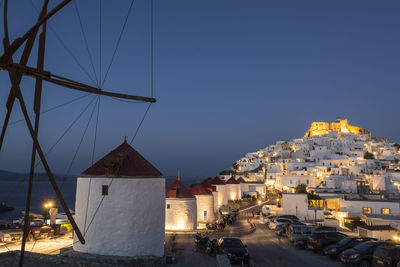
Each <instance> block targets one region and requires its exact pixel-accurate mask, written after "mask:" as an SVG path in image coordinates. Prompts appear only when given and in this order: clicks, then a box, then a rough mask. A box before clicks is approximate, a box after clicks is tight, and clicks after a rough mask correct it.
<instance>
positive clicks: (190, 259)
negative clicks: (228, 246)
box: [168, 216, 342, 267]
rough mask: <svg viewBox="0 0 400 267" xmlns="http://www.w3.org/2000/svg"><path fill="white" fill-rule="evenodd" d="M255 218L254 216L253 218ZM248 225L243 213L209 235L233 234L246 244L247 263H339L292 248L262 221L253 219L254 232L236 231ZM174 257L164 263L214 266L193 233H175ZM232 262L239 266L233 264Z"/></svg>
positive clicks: (329, 266)
mask: <svg viewBox="0 0 400 267" xmlns="http://www.w3.org/2000/svg"><path fill="white" fill-rule="evenodd" d="M254 221H256V220H254ZM248 225H249V222H248V220H247V217H244V216H241V217H240V218H239V220H238V221H237V222H236V223H235V224H234V225H233V226H232V227H229V228H227V229H226V230H224V231H222V232H220V233H218V234H214V235H210V238H219V237H236V238H240V239H241V240H242V241H243V243H244V244H246V245H247V248H248V251H249V254H250V258H251V261H250V263H251V264H250V266H277V267H285V266H287V267H289V266H304V267H306V266H311V267H312V266H315V267H321V266H323V267H333V266H342V264H341V263H340V262H339V261H335V260H333V259H331V258H329V257H326V256H323V255H320V254H316V253H313V252H311V251H309V250H302V249H298V248H296V247H295V246H294V245H293V244H292V243H290V242H289V241H288V239H287V238H284V237H281V238H278V236H277V235H276V234H275V232H274V231H272V230H270V229H268V227H267V226H266V225H265V224H258V223H256V229H255V231H254V232H248V231H246V232H243V233H241V232H240V231H236V230H235V229H240V228H244V227H246V226H248ZM175 238H176V246H177V248H176V250H175V251H176V261H175V263H174V264H172V265H168V266H216V260H215V257H211V256H208V255H206V254H205V253H204V252H201V251H196V246H195V243H194V237H193V235H176V237H175ZM233 266H241V265H240V264H236V265H235V264H233Z"/></svg>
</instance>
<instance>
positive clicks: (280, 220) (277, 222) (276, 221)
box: [268, 218, 292, 230]
mask: <svg viewBox="0 0 400 267" xmlns="http://www.w3.org/2000/svg"><path fill="white" fill-rule="evenodd" d="M290 222H292V220H290V219H285V218H277V219H274V220H273V221H272V222H270V223H269V224H268V227H269V229H271V230H275V228H276V227H277V226H278V225H281V224H285V223H290Z"/></svg>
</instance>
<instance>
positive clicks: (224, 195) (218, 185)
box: [209, 176, 229, 207]
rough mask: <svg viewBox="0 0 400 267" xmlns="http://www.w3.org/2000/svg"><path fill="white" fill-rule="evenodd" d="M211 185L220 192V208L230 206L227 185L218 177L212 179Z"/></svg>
mask: <svg viewBox="0 0 400 267" xmlns="http://www.w3.org/2000/svg"><path fill="white" fill-rule="evenodd" d="M209 182H210V184H211V185H212V186H214V187H215V191H217V192H218V207H221V206H226V205H228V200H229V197H228V188H227V186H226V183H225V182H224V181H222V180H221V179H219V177H218V176H215V177H214V179H211V180H210V181H209Z"/></svg>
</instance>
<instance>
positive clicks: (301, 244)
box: [294, 237, 308, 249]
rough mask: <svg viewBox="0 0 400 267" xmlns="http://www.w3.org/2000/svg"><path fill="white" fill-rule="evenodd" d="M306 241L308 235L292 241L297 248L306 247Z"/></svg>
mask: <svg viewBox="0 0 400 267" xmlns="http://www.w3.org/2000/svg"><path fill="white" fill-rule="evenodd" d="M307 241H308V237H307V238H299V239H297V240H296V241H294V245H295V246H296V247H297V248H301V249H306V248H307Z"/></svg>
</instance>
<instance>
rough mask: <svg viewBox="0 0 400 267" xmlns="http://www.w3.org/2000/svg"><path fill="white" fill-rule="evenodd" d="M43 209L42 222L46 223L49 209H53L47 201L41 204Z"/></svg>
mask: <svg viewBox="0 0 400 267" xmlns="http://www.w3.org/2000/svg"><path fill="white" fill-rule="evenodd" d="M43 207H44V221H45V222H46V220H47V216H48V214H49V210H50V208H51V207H53V202H51V201H49V202H46V203H44V204H43Z"/></svg>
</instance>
